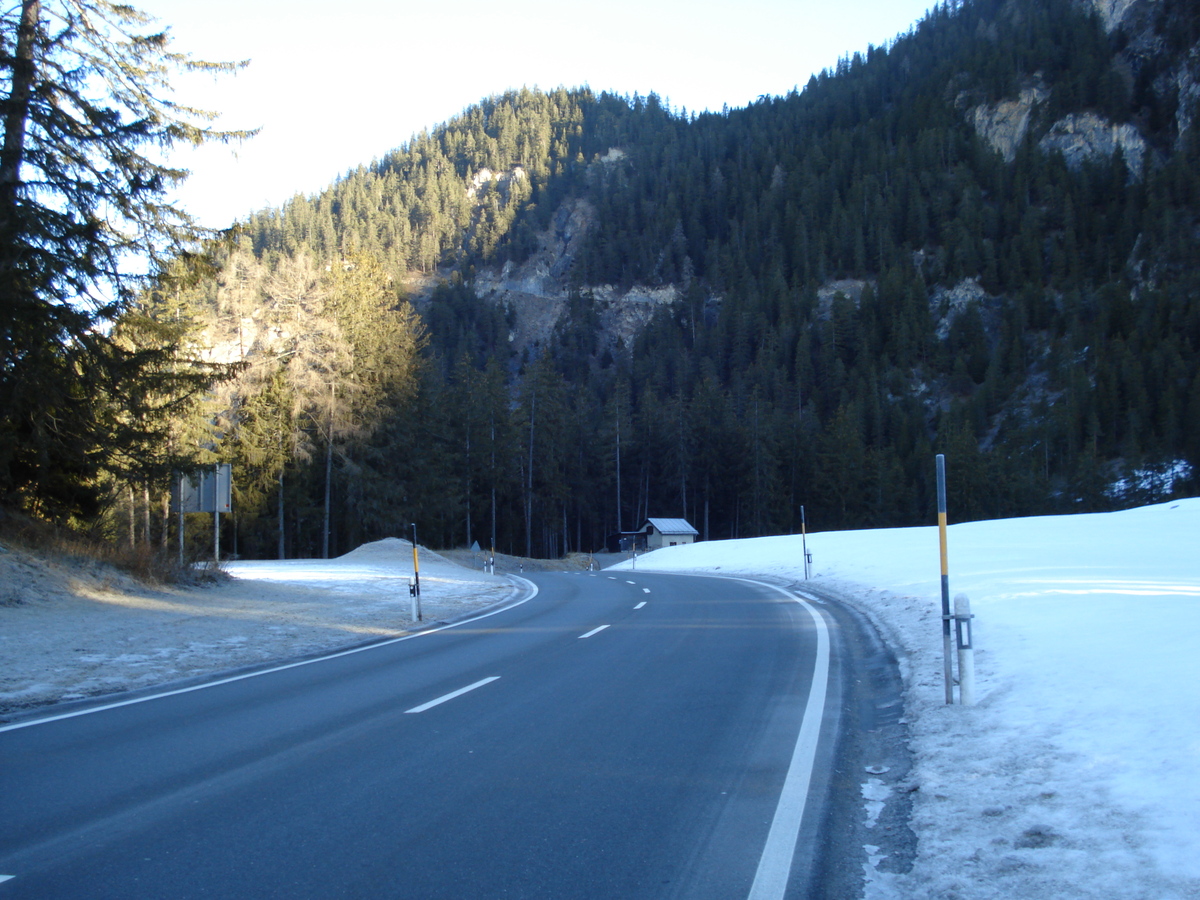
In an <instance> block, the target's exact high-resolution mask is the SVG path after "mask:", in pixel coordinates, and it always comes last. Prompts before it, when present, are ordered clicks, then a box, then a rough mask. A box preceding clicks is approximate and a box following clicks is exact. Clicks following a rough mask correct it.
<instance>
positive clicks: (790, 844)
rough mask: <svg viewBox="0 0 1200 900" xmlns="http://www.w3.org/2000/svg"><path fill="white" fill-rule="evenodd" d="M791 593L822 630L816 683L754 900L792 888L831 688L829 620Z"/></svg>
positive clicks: (773, 899) (775, 897)
mask: <svg viewBox="0 0 1200 900" xmlns="http://www.w3.org/2000/svg"><path fill="white" fill-rule="evenodd" d="M755 583H756V584H762V583H763V582H755ZM768 586H769V587H774V585H768ZM777 589H778V588H777ZM789 596H791V597H792V598H793V599H794V600H796V602H797V603H799V604H800V605H801V606H803V607H804V608H805V609H806V610H808V614H809V615H810V616H812V620H813V624H814V625H815V626H816V631H817V656H816V660H815V661H814V663H813V677H812V686H811V687H810V688H809V691H808V703H807V704H806V705H805V708H804V721H803V722H802V723H801V725H800V733H799V734H798V735H797V736H796V746H795V748H794V749H793V750H792V761H791V763H790V764H789V765H788V772H787V777H786V778H785V779H784V781H783V790H782V791H781V792H780V795H779V804H778V805H777V806H776V807H775V817H774V818H773V819H772V820H771V830H770V831H769V832H768V833H767V843H766V845H765V846H764V847H763V852H762V858H761V859H759V861H758V871H757V872H755V874H754V884H752V885H751V886H750V896H749V900H781V898H782V897H783V896H784V894H785V893H786V891H787V884H788V878H789V877H790V875H791V873H792V857H793V856H794V855H795V853H796V839H797V838H798V837H799V836H800V824H801V822H802V821H803V819H804V806H805V803H806V802H807V800H808V788H809V784H810V782H811V781H812V770H813V764H814V763H815V761H816V755H817V743H818V740H819V738H820V736H821V720H822V718H823V716H824V713H825V695H826V692H827V690H828V687H829V629H828V628H827V627H826V625H825V618H824V617H823V616H822V615H821V613H820V612H819V611H817V609H816V608H814V607H812V606H810V605H809V604H808V603H806V602H805V601H804V600H803V599H802V598H801V597H800V596H797V595H793V594H789ZM809 599H813V598H809Z"/></svg>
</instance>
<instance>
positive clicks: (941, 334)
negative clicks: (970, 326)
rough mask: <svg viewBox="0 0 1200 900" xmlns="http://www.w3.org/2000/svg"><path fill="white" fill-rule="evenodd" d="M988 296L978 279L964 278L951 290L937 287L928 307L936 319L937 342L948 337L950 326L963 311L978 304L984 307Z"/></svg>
mask: <svg viewBox="0 0 1200 900" xmlns="http://www.w3.org/2000/svg"><path fill="white" fill-rule="evenodd" d="M989 297H990V295H989V294H988V292H987V291H985V290H984V289H983V286H982V285H981V284H980V283H979V278H978V277H976V278H964V279H963V280H962V281H960V282H959V283H958V284H956V285H955V286H954V287H952V288H949V289H947V288H943V287H938V288H935V289H934V291H933V294H932V296H931V297H930V298H929V307H930V310H931V311H932V312H933V314H934V315H935V316H936V317H937V319H938V324H937V336H938V340H941V341H944V340H946V338H947V337H949V336H950V326H951V325H952V324H954V320H955V319H957V318H958V317H959V316H960V315H961V314H962V313H963V311H964V310H966V309H967V308H968V307H970V306H972V305H975V304H980V305H984V304H986V302H987V301H988V299H989Z"/></svg>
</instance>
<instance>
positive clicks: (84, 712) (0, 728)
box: [0, 575, 538, 734]
mask: <svg viewBox="0 0 1200 900" xmlns="http://www.w3.org/2000/svg"><path fill="white" fill-rule="evenodd" d="M508 577H509V578H512V579H513V580H514V581H521V582H524V583H525V584H526V585H527V586H528V587H529V588H530V589H531V592H530V594H529V596H528V597H524V598H522V599H520V600H517V601H516V602H515V603H509V604H507V605H505V606H502V607H500V608H499V609H492V610H489V611H488V612H485V613H480V614H479V615H477V616H472V617H471V618H469V619H462V620H460V621H458V622H451V623H450V624H448V625H440V626H438V627H437V628H428V629H425V630H424V631H418V632H415V633H413V634H406V635H404V636H402V637H396V638H391V639H390V640H386V641H380V642H379V643H376V644H366V645H364V646H362V647H351V648H350V649H349V650H337V651H335V652H333V653H327V654H326V655H325V656H316V657H313V658H312V659H302V660H300V661H298V662H292V663H284V664H283V665H281V666H272V667H271V668H269V669H259V670H258V671H257V672H245V673H243V674H241V675H231V676H229V677H228V678H218V679H217V680H216V681H206V682H204V684H193V685H192V686H190V687H185V688H176V689H174V690H171V691H162V692H160V693H157V694H147V695H146V696H145V697H134V698H132V699H130V700H118V701H117V702H115V703H105V704H104V705H102V706H90V707H88V708H87V709H77V710H75V711H74V712H69V713H60V714H58V715H56V716H46V717H45V718H44V719H30V720H28V721H25V722H14V723H12V724H11V725H0V734H3V733H4V732H5V731H16V730H17V729H18V728H30V727H32V726H34V725H46V724H49V723H50V722H57V721H59V720H60V719H73V718H75V717H76V716H90V715H91V714H92V713H98V712H104V711H105V710H108V709H119V708H120V707H122V706H133V705H134V704H135V703H146V702H148V701H150V700H161V699H162V698H164V697H174V696H176V695H178V694H190V693H191V692H192V691H203V690H206V689H208V688H213V687H217V686H219V685H222V684H232V683H233V682H235V681H245V680H246V679H247V678H257V677H259V676H260V675H270V674H272V673H274V672H283V671H286V670H287V669H296V668H299V667H300V666H311V665H312V664H313V663H319V662H325V660H327V659H337V658H339V657H342V656H352V655H353V654H355V653H365V652H366V651H368V650H378V649H379V648H380V647H390V646H391V645H392V644H398V643H400V642H401V641H411V640H412V639H413V638H419V637H425V635H427V634H437V633H438V632H439V631H446V630H447V629H449V628H458V627H459V626H460V625H469V624H470V623H471V622H478V621H479V620H480V619H486V618H488V617H489V616H496V615H499V614H500V613H502V612H507V611H508V610H510V609H515V608H516V607H518V606H520V605H521V604H522V603H528V602H529V601H530V600H532V599H533V598H534V597H536V596H537V594H538V587H537V585H536V584H534V583H533V582H532V581H528V580H526V579H524V578H519V577H517V576H516V575H510V576H508Z"/></svg>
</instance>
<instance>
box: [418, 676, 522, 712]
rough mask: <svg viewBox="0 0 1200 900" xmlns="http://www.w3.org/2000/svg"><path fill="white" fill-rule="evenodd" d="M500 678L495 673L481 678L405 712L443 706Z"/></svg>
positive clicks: (422, 710)
mask: <svg viewBox="0 0 1200 900" xmlns="http://www.w3.org/2000/svg"><path fill="white" fill-rule="evenodd" d="M499 679H500V676H499V675H493V676H491V677H490V678H481V679H479V680H478V681H477V682H475V683H474V684H468V685H467V686H466V687H464V688H459V689H458V690H457V691H451V692H450V693H448V694H443V695H442V696H440V697H438V698H437V699H436V700H430V701H429V702H428V703H422V704H421V705H420V706H414V707H413V708H412V709H406V710H405V711H404V712H405V714H406V715H407V714H408V713H423V712H425V710H427V709H433V708H434V707H435V706H441V705H442V704H443V703H445V702H446V701H447V700H453V699H454V698H455V697H461V696H462V695H463V694H465V693H467V692H468V691H473V690H475V688H481V687H483V686H484V685H485V684H491V683H492V682H493V681H499Z"/></svg>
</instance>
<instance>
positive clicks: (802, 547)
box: [800, 506, 812, 581]
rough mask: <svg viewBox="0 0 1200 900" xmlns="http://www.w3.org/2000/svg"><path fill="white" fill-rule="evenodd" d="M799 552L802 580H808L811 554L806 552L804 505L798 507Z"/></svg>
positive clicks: (806, 534)
mask: <svg viewBox="0 0 1200 900" xmlns="http://www.w3.org/2000/svg"><path fill="white" fill-rule="evenodd" d="M800 552H801V553H803V554H804V580H805V581H808V567H809V566H810V565H812V554H810V553H809V552H808V523H807V522H805V520H804V507H803V506H801V507H800Z"/></svg>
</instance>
